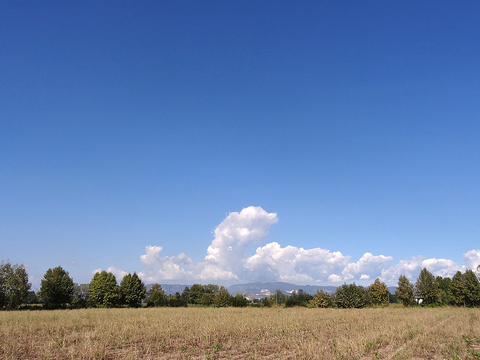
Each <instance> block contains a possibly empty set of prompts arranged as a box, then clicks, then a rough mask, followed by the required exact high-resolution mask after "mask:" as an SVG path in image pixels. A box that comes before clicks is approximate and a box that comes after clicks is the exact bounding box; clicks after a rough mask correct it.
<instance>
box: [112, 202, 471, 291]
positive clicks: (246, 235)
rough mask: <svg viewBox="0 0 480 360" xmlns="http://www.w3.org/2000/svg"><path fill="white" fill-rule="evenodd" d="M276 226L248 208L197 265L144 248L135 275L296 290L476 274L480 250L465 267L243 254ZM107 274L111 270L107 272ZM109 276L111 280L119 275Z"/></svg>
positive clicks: (317, 253) (270, 250) (315, 254)
mask: <svg viewBox="0 0 480 360" xmlns="http://www.w3.org/2000/svg"><path fill="white" fill-rule="evenodd" d="M277 222H278V217H277V214H276V213H268V212H266V211H265V210H264V209H262V208H261V207H253V206H250V207H247V208H244V209H243V210H242V211H240V212H232V213H230V214H228V215H227V217H226V218H225V219H224V220H223V221H222V222H221V223H220V224H219V225H218V226H217V227H216V228H215V230H214V239H213V241H212V243H211V244H210V246H209V247H208V248H207V254H206V256H205V258H204V260H203V261H201V262H199V263H195V262H194V261H193V260H192V259H191V258H189V257H188V256H187V255H185V254H184V253H181V254H179V255H178V256H162V255H161V252H162V249H163V248H162V247H161V246H147V247H146V252H145V254H144V255H142V256H140V260H141V262H142V263H143V265H144V270H143V271H142V272H140V273H139V275H140V276H141V277H142V278H143V281H145V282H146V283H152V282H183V283H193V282H201V283H207V282H217V283H233V282H251V281H261V282H267V281H284V282H293V283H297V284H322V285H328V284H332V285H336V284H340V283H343V282H353V281H357V282H362V281H367V280H370V281H373V279H375V278H377V277H379V278H380V279H381V280H382V281H385V282H387V283H388V284H396V282H397V280H398V277H399V276H400V275H401V274H404V275H406V276H407V277H409V278H411V279H415V278H416V277H417V276H418V273H419V272H420V270H421V269H422V268H423V267H426V268H427V269H429V271H431V272H432V273H433V274H434V275H440V276H443V277H446V276H449V277H451V276H453V275H454V274H455V272H457V271H458V270H460V271H464V270H466V269H469V268H476V266H477V265H478V264H480V250H470V251H468V252H466V253H465V254H464V261H465V265H462V266H460V265H459V264H457V263H455V262H454V261H452V260H448V259H435V258H429V259H425V258H423V257H421V256H418V257H413V258H412V259H411V260H401V261H399V262H398V263H397V264H395V265H392V262H393V257H392V256H386V255H374V254H372V253H369V252H367V253H365V254H364V255H363V256H362V257H361V258H360V259H359V260H358V261H356V262H352V261H351V256H349V255H343V254H342V253H341V252H339V251H333V252H332V251H330V250H327V249H322V248H313V249H304V248H301V247H300V248H299V247H295V246H290V245H289V246H285V247H282V246H281V245H280V244H278V243H277V242H271V243H267V244H265V245H263V246H259V247H258V248H257V249H256V252H255V254H254V255H252V256H247V255H246V252H245V249H246V248H247V247H249V246H254V245H257V244H260V243H262V242H263V241H264V240H265V239H266V238H267V236H268V232H269V229H270V227H271V226H272V225H273V224H275V223H277ZM109 269H110V268H109ZM113 270H114V271H112V272H113V273H114V274H115V276H117V273H118V274H119V275H120V274H121V273H124V272H122V271H121V270H118V269H113Z"/></svg>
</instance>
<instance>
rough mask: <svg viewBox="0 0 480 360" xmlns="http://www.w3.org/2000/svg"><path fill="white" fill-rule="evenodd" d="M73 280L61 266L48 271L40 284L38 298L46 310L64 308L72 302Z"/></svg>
mask: <svg viewBox="0 0 480 360" xmlns="http://www.w3.org/2000/svg"><path fill="white" fill-rule="evenodd" d="M73 293H74V284H73V279H72V278H71V277H70V276H69V274H68V272H67V271H65V270H64V269H63V268H62V267H61V266H57V267H56V268H53V269H48V270H47V272H46V273H45V275H44V276H43V279H42V281H41V284H40V291H39V297H40V300H41V301H42V302H43V303H44V306H45V308H47V309H60V308H65V307H66V305H67V304H68V303H70V302H71V301H72V298H73Z"/></svg>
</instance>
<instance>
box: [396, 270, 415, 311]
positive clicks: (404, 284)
mask: <svg viewBox="0 0 480 360" xmlns="http://www.w3.org/2000/svg"><path fill="white" fill-rule="evenodd" d="M413 290H414V288H413V284H412V283H411V282H410V281H409V280H408V278H407V277H406V276H405V275H400V277H399V278H398V283H397V290H396V291H395V295H397V296H398V298H399V299H400V300H402V303H403V306H409V305H410V304H411V303H412V302H413V297H414V291H413Z"/></svg>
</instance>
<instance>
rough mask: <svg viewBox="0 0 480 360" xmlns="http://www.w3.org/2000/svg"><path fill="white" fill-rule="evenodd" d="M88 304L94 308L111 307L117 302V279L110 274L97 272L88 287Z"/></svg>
mask: <svg viewBox="0 0 480 360" xmlns="http://www.w3.org/2000/svg"><path fill="white" fill-rule="evenodd" d="M88 292H89V294H90V296H89V298H88V303H89V305H90V306H96V307H112V306H115V305H116V304H117V302H118V286H117V279H115V275H113V274H112V273H107V272H106V271H102V272H99V273H98V272H97V273H95V275H94V276H93V279H92V281H90V285H89V286H88Z"/></svg>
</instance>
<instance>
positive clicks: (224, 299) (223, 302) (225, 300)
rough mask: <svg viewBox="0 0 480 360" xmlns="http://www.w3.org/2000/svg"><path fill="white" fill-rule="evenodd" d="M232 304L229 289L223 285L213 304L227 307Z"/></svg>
mask: <svg viewBox="0 0 480 360" xmlns="http://www.w3.org/2000/svg"><path fill="white" fill-rule="evenodd" d="M231 304H232V297H231V296H230V294H229V292H228V290H227V289H225V288H224V287H223V286H222V287H221V288H220V290H219V292H218V293H217V295H215V299H214V300H213V305H214V306H215V307H226V306H230V305H231Z"/></svg>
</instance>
